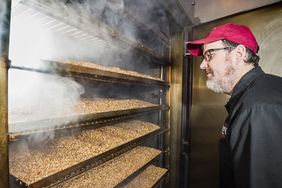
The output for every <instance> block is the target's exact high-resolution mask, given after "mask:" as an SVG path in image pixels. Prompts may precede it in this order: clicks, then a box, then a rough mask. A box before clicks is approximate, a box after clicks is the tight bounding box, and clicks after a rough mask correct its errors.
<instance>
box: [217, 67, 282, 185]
mask: <svg viewBox="0 0 282 188" xmlns="http://www.w3.org/2000/svg"><path fill="white" fill-rule="evenodd" d="M225 107H226V109H227V111H228V114H229V115H228V117H227V119H226V120H225V123H224V127H223V129H222V137H221V139H220V187H221V188H278V187H279V188H282V78H280V77H278V76H274V75H269V74H265V73H264V72H263V71H262V70H261V68H260V67H257V68H254V69H252V70H251V71H249V72H248V73H247V74H246V75H244V76H243V78H242V79H241V80H240V81H239V83H238V84H237V85H236V86H235V88H234V90H233V93H232V95H231V98H230V100H229V101H228V103H227V104H226V106H225Z"/></svg>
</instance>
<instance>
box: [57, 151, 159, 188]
mask: <svg viewBox="0 0 282 188" xmlns="http://www.w3.org/2000/svg"><path fill="white" fill-rule="evenodd" d="M160 153H161V151H159V150H157V149H154V148H148V147H141V146H138V147H136V148H134V149H132V150H130V151H128V152H126V153H124V154H122V155H120V156H118V157H116V158H114V159H112V160H110V161H108V162H106V163H103V164H102V165H99V166H97V167H95V168H93V169H91V170H89V171H86V172H84V173H83V174H80V175H78V176H76V177H74V178H71V179H68V180H66V181H65V182H62V183H60V184H58V185H56V186H55V187H57V188H74V187H75V188H85V187H95V188H110V187H114V186H115V185H117V184H118V183H120V182H121V181H122V180H124V179H125V178H127V177H128V176H130V175H131V174H133V173H134V172H136V171H137V170H138V169H140V168H141V167H142V166H144V165H146V164H147V163H148V162H150V161H151V160H152V159H154V158H155V157H157V156H158V155H159V154H160Z"/></svg>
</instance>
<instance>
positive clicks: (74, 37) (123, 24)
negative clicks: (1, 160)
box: [9, 0, 169, 143]
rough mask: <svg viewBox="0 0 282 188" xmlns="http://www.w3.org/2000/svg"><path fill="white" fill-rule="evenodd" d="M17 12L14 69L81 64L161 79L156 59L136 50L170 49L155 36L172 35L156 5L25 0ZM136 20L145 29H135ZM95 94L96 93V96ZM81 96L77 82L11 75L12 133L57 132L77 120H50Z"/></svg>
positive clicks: (16, 72) (36, 138) (44, 136)
mask: <svg viewBox="0 0 282 188" xmlns="http://www.w3.org/2000/svg"><path fill="white" fill-rule="evenodd" d="M14 2H18V1H14ZM15 4H16V3H15ZM14 7H15V8H14V9H13V10H12V22H11V38H10V54H9V56H10V57H9V58H10V59H11V61H12V65H14V66H24V67H31V68H37V69H44V70H45V69H47V70H52V67H49V66H48V64H46V63H45V62H44V61H42V60H55V61H61V62H63V61H66V60H79V61H90V62H95V63H96V64H100V65H103V66H114V67H120V68H123V69H128V70H134V71H136V70H138V71H139V72H141V73H148V72H150V73H151V74H152V75H153V76H156V77H158V76H159V75H158V74H159V70H156V69H152V67H151V65H150V63H151V61H152V59H151V58H150V57H148V56H145V55H140V54H139V53H140V52H137V51H136V50H135V47H136V46H137V45H138V44H139V43H142V44H144V45H145V47H148V48H150V49H152V50H153V51H154V52H155V53H157V54H165V53H166V50H167V49H166V45H165V44H164V43H163V42H161V41H160V40H157V35H156V33H154V32H153V30H155V31H157V32H160V34H162V35H163V36H165V37H166V36H167V35H168V33H169V26H168V18H167V15H166V13H165V12H164V10H163V9H161V8H160V6H159V5H158V3H157V1H150V2H146V1H137V0H135V1H129V0H107V1H105V0H24V1H22V2H21V4H19V3H18V7H17V5H14ZM38 10H40V11H38ZM97 20H99V22H97ZM137 20H139V21H140V22H143V23H146V25H142V24H141V25H136V24H135V23H137V22H138V21H137ZM145 27H146V28H148V29H152V31H150V32H148V30H146V29H145ZM118 33H120V34H121V35H119V34H118ZM124 36H126V38H125V37H124ZM118 38H121V40H120V39H118ZM144 62H145V63H144ZM141 63H142V64H141ZM97 90H99V88H98V87H95V88H94V89H92V91H93V95H92V96H95V92H97V93H99V92H98V91H97ZM103 90H105V89H104V88H103ZM83 92H84V88H83V87H82V86H81V85H80V84H79V83H77V82H75V81H73V80H71V79H68V78H63V77H60V76H55V75H47V74H41V73H33V72H27V71H22V70H10V71H9V123H10V126H9V131H10V132H17V131H26V130H33V129H39V128H43V127H50V126H53V127H59V126H61V125H64V124H66V123H69V122H70V121H75V119H68V120H66V121H65V120H56V121H52V119H56V117H64V114H66V113H71V111H72V110H73V107H74V106H75V105H76V104H77V103H78V101H79V100H80V97H81V95H82V94H83ZM100 93H101V92H100ZM45 119H51V120H49V121H43V120H45ZM37 120H42V121H41V124H40V125H39V124H36V123H29V125H24V124H21V122H29V121H31V122H32V121H37ZM53 136H54V133H46V134H45V133H44V134H42V135H40V134H39V135H35V136H34V137H31V138H30V140H32V141H38V142H41V143H42V142H43V143H44V140H46V139H47V140H48V139H50V138H53Z"/></svg>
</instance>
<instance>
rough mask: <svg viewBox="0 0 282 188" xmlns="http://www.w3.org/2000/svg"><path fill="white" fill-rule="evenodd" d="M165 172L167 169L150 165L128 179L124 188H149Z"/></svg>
mask: <svg viewBox="0 0 282 188" xmlns="http://www.w3.org/2000/svg"><path fill="white" fill-rule="evenodd" d="M166 172H167V169H165V168H160V167H157V166H154V165H150V166H149V167H148V168H146V169H145V170H144V171H143V172H142V173H141V174H139V175H138V176H136V177H135V178H134V179H133V180H132V181H130V182H129V183H128V184H127V185H125V186H124V188H136V187H142V188H151V187H153V186H154V185H155V184H156V183H157V182H158V181H159V180H160V178H161V177H162V176H163V175H164V174H165V173H166Z"/></svg>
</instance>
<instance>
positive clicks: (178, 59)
mask: <svg viewBox="0 0 282 188" xmlns="http://www.w3.org/2000/svg"><path fill="white" fill-rule="evenodd" d="M183 40H184V36H183V33H178V34H176V35H175V36H173V37H172V40H171V61H172V69H171V90H170V98H171V99H170V104H171V110H170V118H171V120H170V178H171V179H170V180H171V182H170V187H180V185H179V178H180V177H179V176H180V174H179V171H180V163H179V161H180V155H181V153H180V152H181V151H180V149H181V125H182V122H181V120H182V116H181V114H182V84H183V45H182V44H183V42H184V41H183Z"/></svg>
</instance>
